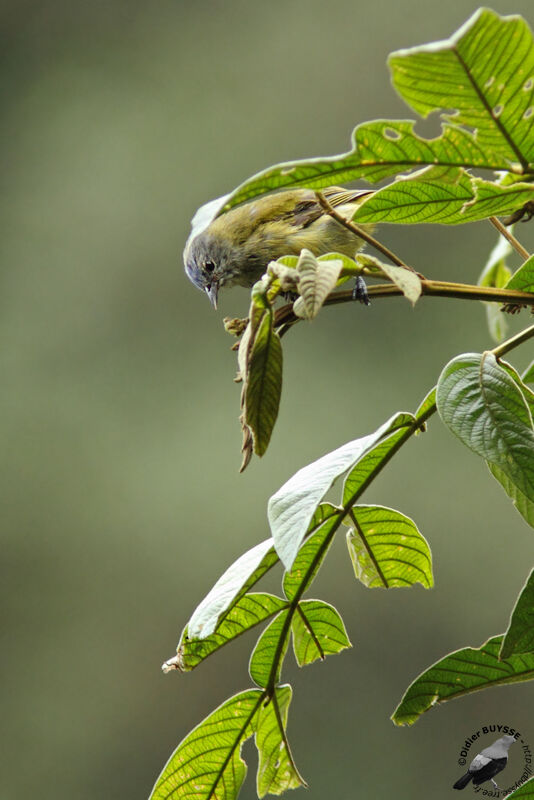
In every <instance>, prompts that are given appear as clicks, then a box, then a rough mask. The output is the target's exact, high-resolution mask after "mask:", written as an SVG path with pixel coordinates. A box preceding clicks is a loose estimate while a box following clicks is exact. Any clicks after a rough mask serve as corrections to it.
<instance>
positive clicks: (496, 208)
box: [353, 167, 534, 225]
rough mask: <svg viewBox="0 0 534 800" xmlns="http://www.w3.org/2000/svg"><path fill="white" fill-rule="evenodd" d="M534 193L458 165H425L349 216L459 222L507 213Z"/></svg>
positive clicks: (404, 221)
mask: <svg viewBox="0 0 534 800" xmlns="http://www.w3.org/2000/svg"><path fill="white" fill-rule="evenodd" d="M532 199H534V186H532V184H529V183H516V184H514V185H513V186H501V185H500V184H498V183H492V182H491V181H483V180H482V179H481V178H473V177H472V176H471V175H469V174H468V173H467V172H466V171H465V170H463V169H459V168H445V167H428V168H426V169H424V170H422V171H420V172H417V173H415V174H414V175H413V176H411V177H408V178H405V179H401V180H397V181H395V182H394V183H391V184H389V186H385V187H384V188H383V189H379V190H378V191H377V192H375V194H373V195H371V197H369V199H367V200H366V201H365V203H362V204H361V206H360V207H359V208H358V210H357V211H356V213H355V214H354V216H353V221H354V222H357V223H376V222H389V223H396V224H405V225H406V224H407V225H413V224H415V223H419V224H420V223H441V224H442V225H443V224H445V225H458V224H459V223H463V222H475V221H476V220H480V219H485V218H487V217H490V216H492V215H500V214H508V213H510V212H512V211H515V210H516V209H517V208H520V207H521V206H523V205H524V204H525V203H527V202H529V201H530V200H532Z"/></svg>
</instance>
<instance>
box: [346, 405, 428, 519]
mask: <svg viewBox="0 0 534 800" xmlns="http://www.w3.org/2000/svg"><path fill="white" fill-rule="evenodd" d="M397 421H398V425H397V426H396V427H395V428H394V429H393V431H392V433H389V434H388V435H386V436H384V437H383V438H382V439H380V440H379V441H378V442H377V443H376V444H375V445H374V446H371V447H368V448H367V449H366V450H365V452H363V453H362V455H361V456H360V457H359V458H358V459H357V461H356V464H355V465H354V467H353V468H352V469H351V471H350V472H349V473H348V475H347V477H346V478H345V483H344V485H343V505H344V506H345V507H349V506H351V505H353V504H354V503H355V502H356V500H357V499H358V497H360V496H361V494H362V493H363V492H364V491H365V489H366V488H367V486H369V484H370V483H371V481H373V480H374V478H375V477H376V475H378V473H379V472H380V470H381V469H383V467H384V466H385V464H387V462H388V461H389V459H390V458H392V456H393V455H394V454H395V453H396V451H397V450H398V449H399V447H400V446H401V445H402V444H403V442H405V441H406V439H407V438H409V437H410V436H411V435H412V434H413V432H414V430H415V426H416V419H415V417H414V416H413V415H412V414H406V413H400V414H398V416H397Z"/></svg>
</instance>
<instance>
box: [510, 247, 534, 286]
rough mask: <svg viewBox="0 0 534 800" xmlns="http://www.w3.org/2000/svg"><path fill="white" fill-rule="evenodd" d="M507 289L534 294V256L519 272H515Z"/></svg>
mask: <svg viewBox="0 0 534 800" xmlns="http://www.w3.org/2000/svg"><path fill="white" fill-rule="evenodd" d="M506 289H515V290H517V291H519V292H534V256H530V258H528V259H527V260H526V261H525V263H524V264H522V265H521V266H520V267H519V269H518V270H517V272H514V274H513V275H512V277H511V278H510V280H509V281H508V283H507V284H506Z"/></svg>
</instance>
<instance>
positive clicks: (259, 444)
mask: <svg viewBox="0 0 534 800" xmlns="http://www.w3.org/2000/svg"><path fill="white" fill-rule="evenodd" d="M281 392H282V344H281V342H280V337H279V335H278V334H277V332H276V331H275V330H274V327H273V315H272V313H265V314H264V316H263V318H262V320H261V322H260V325H259V327H258V330H257V332H256V335H255V336H254V339H253V342H252V350H251V355H250V362H249V365H248V373H247V382H246V390H245V422H246V424H247V425H248V426H249V428H250V429H251V431H252V435H253V439H254V452H255V453H256V454H257V455H259V456H262V455H263V454H264V453H265V451H266V450H267V447H268V445H269V441H270V438H271V434H272V431H273V428H274V424H275V422H276V417H277V416H278V408H279V405H280V395H281Z"/></svg>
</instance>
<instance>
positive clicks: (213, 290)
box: [206, 281, 219, 309]
mask: <svg viewBox="0 0 534 800" xmlns="http://www.w3.org/2000/svg"><path fill="white" fill-rule="evenodd" d="M218 290H219V285H218V283H217V281H213V283H210V284H209V285H208V286H206V294H207V295H208V297H209V299H210V303H211V304H212V306H213V308H215V309H217V292H218Z"/></svg>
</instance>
